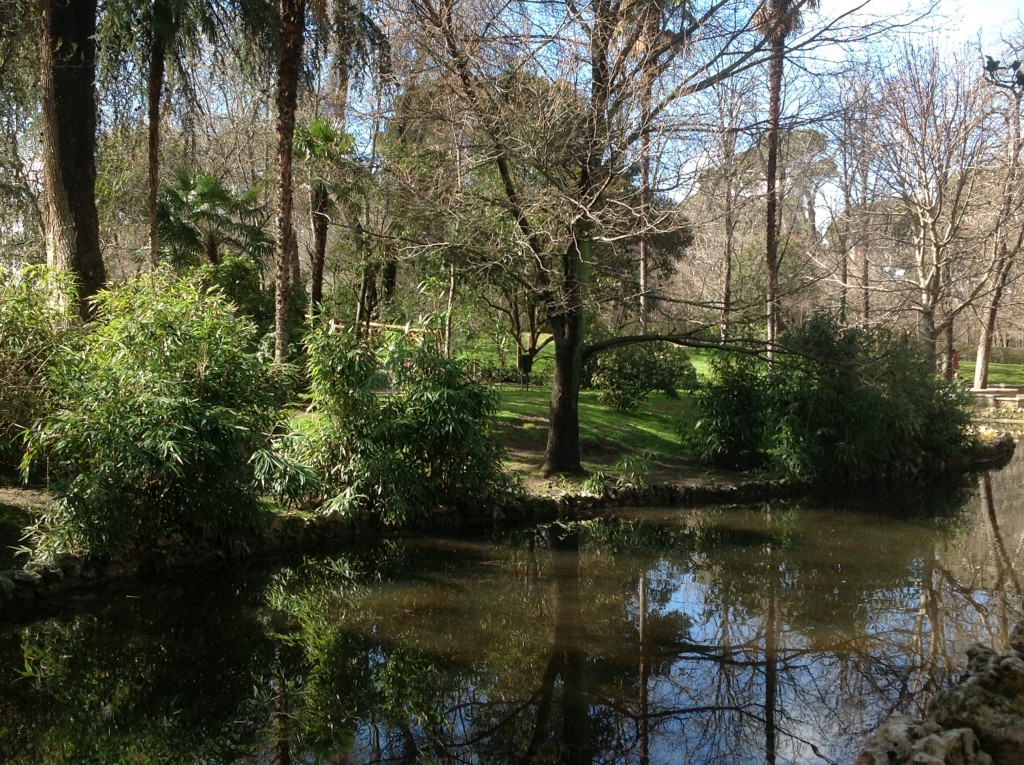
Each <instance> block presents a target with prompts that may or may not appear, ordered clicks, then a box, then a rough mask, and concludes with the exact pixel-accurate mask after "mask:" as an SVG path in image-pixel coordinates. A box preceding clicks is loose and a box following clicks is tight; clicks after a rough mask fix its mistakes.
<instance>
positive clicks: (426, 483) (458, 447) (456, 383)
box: [260, 322, 508, 524]
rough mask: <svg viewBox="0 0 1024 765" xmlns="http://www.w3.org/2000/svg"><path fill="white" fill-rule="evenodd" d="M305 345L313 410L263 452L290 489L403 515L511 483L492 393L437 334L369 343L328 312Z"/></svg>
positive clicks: (283, 490)
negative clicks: (494, 422)
mask: <svg viewBox="0 0 1024 765" xmlns="http://www.w3.org/2000/svg"><path fill="white" fill-rule="evenodd" d="M306 349H307V354H308V359H309V374H310V380H311V395H312V404H313V407H312V408H313V411H312V412H311V413H310V414H309V415H307V416H303V417H300V418H298V419H297V420H296V421H295V423H294V429H293V430H292V431H291V432H290V433H288V434H287V435H285V436H283V437H282V438H280V439H279V441H278V443H277V445H276V449H275V450H274V452H273V453H270V452H267V453H264V454H263V455H261V456H262V460H261V461H260V464H261V473H262V475H263V476H264V477H265V479H266V480H267V481H268V482H269V483H271V484H272V485H273V487H274V489H275V491H276V492H277V493H278V494H279V495H281V496H282V497H283V498H284V499H288V500H291V501H296V502H300V503H304V504H309V505H317V506H320V507H322V509H323V510H324V511H326V512H345V513H351V512H356V511H359V510H363V509H367V510H370V511H372V512H373V513H375V514H377V515H378V516H379V517H380V518H381V519H382V520H383V521H384V522H385V523H388V524H400V523H403V522H407V521H410V520H413V519H414V518H415V516H416V515H417V514H422V513H425V512H428V511H429V510H430V509H431V508H432V507H435V506H437V505H441V504H445V505H465V504H469V503H475V502H480V501H484V500H486V499H488V498H492V497H494V496H496V495H497V494H498V493H499V492H501V491H502V490H504V489H505V488H507V484H508V478H507V476H506V475H505V473H504V471H503V468H502V465H501V449H500V447H499V445H498V444H497V442H496V441H495V439H494V438H493V436H492V434H491V430H490V427H491V418H492V415H493V413H494V411H495V399H494V395H493V393H492V392H491V391H489V390H488V389H487V388H485V387H483V386H482V385H480V384H479V383H476V382H473V381H472V380H470V379H469V377H468V375H467V374H466V371H465V370H464V368H463V366H462V365H461V364H459V363H458V362H456V361H452V360H449V359H445V358H444V357H443V356H442V355H441V354H440V352H439V351H438V349H437V348H436V346H435V344H434V342H433V338H432V337H430V336H423V337H420V338H413V337H410V336H406V335H403V334H401V333H394V334H393V335H392V336H391V337H389V338H387V339H386V340H381V341H380V344H379V345H377V346H375V347H371V346H368V345H367V344H366V343H365V342H364V341H361V340H360V338H359V337H358V336H357V335H355V334H354V333H351V332H335V331H332V330H331V327H330V325H329V324H328V323H327V322H321V323H319V324H318V326H316V327H314V328H313V329H312V330H311V331H310V333H309V336H308V338H307V340H306Z"/></svg>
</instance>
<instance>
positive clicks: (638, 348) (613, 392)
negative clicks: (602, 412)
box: [588, 343, 697, 412]
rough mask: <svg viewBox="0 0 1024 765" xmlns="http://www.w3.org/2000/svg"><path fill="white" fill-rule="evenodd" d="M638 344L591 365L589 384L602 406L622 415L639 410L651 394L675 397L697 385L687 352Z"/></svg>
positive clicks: (602, 356) (615, 350) (602, 355)
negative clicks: (681, 389) (597, 392)
mask: <svg viewBox="0 0 1024 765" xmlns="http://www.w3.org/2000/svg"><path fill="white" fill-rule="evenodd" d="M659 346H660V344H659V345H655V344H654V343H635V344H632V345H625V346H620V347H617V348H612V349H610V350H607V351H604V352H603V353H600V354H598V355H597V356H596V357H595V358H594V359H593V360H592V362H591V363H590V367H591V369H590V370H588V371H589V382H590V384H591V385H592V386H593V387H594V388H596V389H597V390H599V391H600V398H601V402H602V403H604V404H606V405H607V406H610V407H612V408H613V409H615V410H617V411H620V412H630V411H634V410H636V409H637V408H638V407H639V406H640V405H641V404H642V403H643V402H644V399H646V398H647V396H648V394H650V393H654V392H655V391H662V392H664V393H665V394H666V395H668V396H675V395H677V392H678V390H679V389H680V388H683V389H689V388H693V387H695V386H696V384H697V373H696V371H694V369H693V365H692V364H691V363H690V360H689V358H687V355H686V352H685V351H683V350H682V349H680V348H677V347H674V346H668V347H659Z"/></svg>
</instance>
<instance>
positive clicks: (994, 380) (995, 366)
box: [960, 361, 1024, 387]
mask: <svg viewBox="0 0 1024 765" xmlns="http://www.w3.org/2000/svg"><path fill="white" fill-rule="evenodd" d="M960 379H962V380H965V381H967V382H968V383H972V382H974V362H973V361H963V362H961V363H960ZM988 382H989V384H990V385H1019V386H1021V387H1024V364H1000V363H996V362H990V363H989V365H988Z"/></svg>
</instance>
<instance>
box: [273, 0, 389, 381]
mask: <svg viewBox="0 0 1024 765" xmlns="http://www.w3.org/2000/svg"><path fill="white" fill-rule="evenodd" d="M311 7H313V10H314V11H316V12H317V13H316V16H315V18H314V19H313V20H314V22H315V26H316V28H317V30H318V32H320V33H321V34H318V35H317V36H316V37H315V38H314V42H319V41H320V40H322V39H323V37H324V35H323V34H322V32H323V31H324V30H328V31H331V32H333V38H334V41H335V45H336V48H337V50H336V54H335V60H336V62H337V66H338V68H339V78H338V79H339V81H340V83H341V89H342V90H344V91H345V94H347V89H348V83H349V80H350V79H351V76H352V72H353V67H354V65H355V64H356V63H357V62H359V61H360V60H363V61H365V60H366V56H367V55H368V54H367V51H370V50H374V51H378V52H379V51H381V50H385V49H386V47H387V46H386V41H385V40H384V36H383V33H382V32H381V31H380V29H379V28H378V27H377V26H376V25H375V24H373V22H372V20H371V19H370V17H369V16H368V15H367V14H366V12H365V10H364V8H363V4H362V3H361V2H359V1H358V0H336V2H335V3H334V4H333V6H332V8H333V12H334V15H333V18H331V17H329V16H328V14H327V13H326V8H327V6H326V4H325V3H317V4H315V5H312V6H311ZM278 22H279V29H280V43H279V47H278V60H277V95H276V106H277V168H278V178H277V249H276V253H275V261H276V266H275V273H276V283H277V289H276V295H275V300H274V330H275V341H274V358H275V359H276V360H277V361H279V362H283V361H284V359H285V357H286V355H287V351H288V335H289V330H290V327H289V320H290V319H289V317H290V307H291V299H292V294H293V292H294V290H295V288H296V287H297V285H296V284H293V279H292V273H293V269H292V252H293V251H294V236H295V234H294V230H293V227H292V206H293V204H292V202H293V194H292V158H293V155H294V147H293V143H294V138H295V112H296V107H297V103H298V91H299V74H300V71H301V67H302V58H303V50H304V48H305V43H306V36H305V32H306V28H305V27H306V0H280V4H279V17H278Z"/></svg>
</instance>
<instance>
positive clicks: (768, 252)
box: [765, 34, 786, 358]
mask: <svg viewBox="0 0 1024 765" xmlns="http://www.w3.org/2000/svg"><path fill="white" fill-rule="evenodd" d="M785 45H786V41H785V38H784V37H783V36H782V35H781V34H776V37H775V39H774V40H773V41H772V55H771V62H770V64H769V71H768V81H769V85H768V88H769V90H768V162H767V167H766V169H765V176H766V189H767V190H766V197H765V266H766V271H767V275H766V277H767V278H766V289H765V292H766V295H765V297H766V301H765V302H766V303H767V324H768V326H767V332H766V339H767V341H768V353H769V354H771V353H772V352H773V349H774V346H775V343H776V341H777V340H778V337H779V312H780V304H779V191H778V168H779V130H780V124H781V122H782V67H783V62H784V58H785ZM770 357H771V356H770V355H769V358H770Z"/></svg>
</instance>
